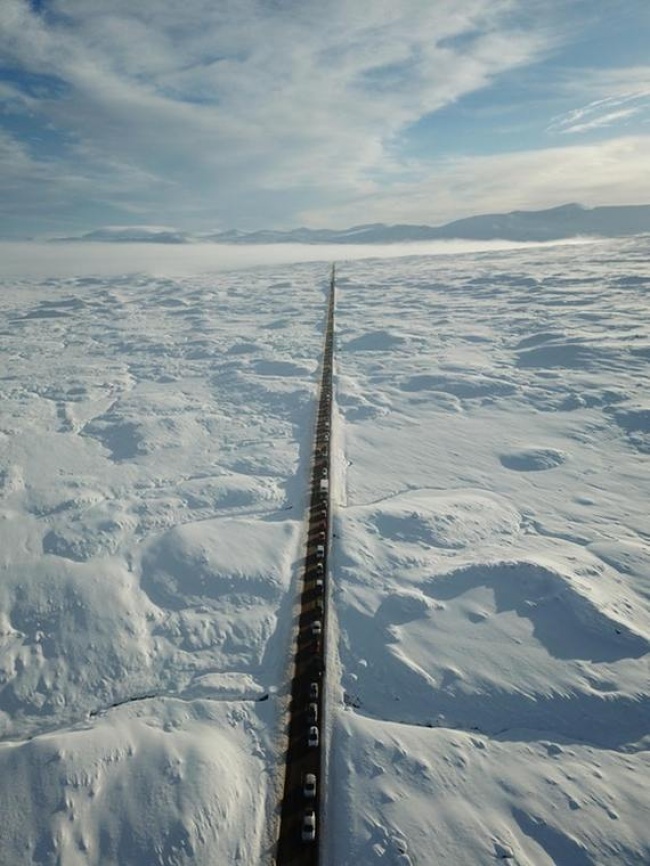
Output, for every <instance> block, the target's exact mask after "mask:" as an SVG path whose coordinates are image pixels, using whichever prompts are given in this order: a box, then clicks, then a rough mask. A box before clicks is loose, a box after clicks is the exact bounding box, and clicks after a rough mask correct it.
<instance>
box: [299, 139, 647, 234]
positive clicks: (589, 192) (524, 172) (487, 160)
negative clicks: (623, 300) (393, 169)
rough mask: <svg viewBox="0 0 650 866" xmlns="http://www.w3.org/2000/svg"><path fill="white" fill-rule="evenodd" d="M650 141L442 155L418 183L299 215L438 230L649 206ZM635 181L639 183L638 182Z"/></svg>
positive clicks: (327, 221) (314, 220) (312, 220)
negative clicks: (576, 205)
mask: <svg viewBox="0 0 650 866" xmlns="http://www.w3.org/2000/svg"><path fill="white" fill-rule="evenodd" d="M648 153H650V136H629V137H622V138H616V139H612V140H609V141H605V142H598V143H595V144H588V145H574V146H571V147H554V148H547V149H543V150H531V151H518V152H513V153H507V154H498V155H493V156H474V157H473V156H464V157H458V158H448V159H445V160H442V161H438V162H435V163H433V164H432V165H430V166H428V179H427V178H426V177H425V176H424V175H425V167H424V166H421V167H420V175H421V179H419V180H417V181H415V182H410V183H397V184H394V185H393V186H392V187H391V189H390V190H389V191H384V192H375V193H373V194H372V195H368V196H360V197H357V198H355V199H352V200H349V201H348V202H347V203H346V204H344V205H341V206H339V207H336V208H328V209H327V210H326V211H323V210H316V209H313V210H310V211H307V212H305V213H303V214H302V217H303V220H304V221H305V222H307V223H309V224H314V225H319V226H327V225H353V224H355V223H362V222H375V221H377V222H388V223H399V222H421V223H427V224H430V225H436V224H440V223H443V222H447V221H450V220H452V219H457V218H461V217H466V216H471V215H473V214H477V213H495V212H496V213H498V212H504V211H510V210H518V209H535V208H545V207H552V206H554V205H557V204H561V203H567V202H580V203H581V204H584V205H587V206H597V205H603V204H647V203H648V201H650V178H649V177H648V172H647V166H648ZM640 179H641V180H640Z"/></svg>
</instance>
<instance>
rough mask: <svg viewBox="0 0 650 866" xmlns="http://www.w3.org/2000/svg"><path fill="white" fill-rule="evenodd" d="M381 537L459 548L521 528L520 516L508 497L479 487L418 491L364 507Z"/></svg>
mask: <svg viewBox="0 0 650 866" xmlns="http://www.w3.org/2000/svg"><path fill="white" fill-rule="evenodd" d="M366 513H367V519H368V521H369V523H370V526H374V529H375V531H376V532H377V533H379V535H380V536H381V538H383V539H386V540H388V541H393V542H399V543H406V544H409V545H420V546H422V545H424V546H429V547H438V548H445V549H450V550H459V549H461V548H465V547H468V546H471V545H472V544H476V543H477V542H478V541H481V540H483V539H486V538H489V537H491V536H495V535H512V534H514V533H516V532H518V531H519V524H520V515H519V513H518V512H517V511H516V510H515V509H514V508H513V507H512V506H511V505H510V504H509V503H507V502H506V501H505V500H503V499H500V498H499V497H496V496H490V495H489V494H486V493H483V492H479V491H454V492H452V493H438V492H436V491H432V490H414V491H409V492H408V493H402V494H399V495H398V496H395V497H394V498H392V499H389V500H385V501H384V502H382V503H381V505H380V506H379V507H376V506H372V507H371V506H367V507H365V508H364V507H360V508H359V516H361V515H364V516H365V514H366Z"/></svg>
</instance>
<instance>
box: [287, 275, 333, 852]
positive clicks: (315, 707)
mask: <svg viewBox="0 0 650 866" xmlns="http://www.w3.org/2000/svg"><path fill="white" fill-rule="evenodd" d="M334 291H335V269H334V267H332V277H331V282H330V294H329V304H328V308H327V319H326V324H325V347H324V350H323V367H322V378H321V386H320V400H319V404H318V416H317V420H316V435H315V442H314V458H313V469H312V477H311V498H310V505H309V518H308V521H309V522H308V528H307V546H306V551H305V563H304V571H303V577H302V587H301V593H300V614H299V617H298V629H297V633H296V653H295V666H294V674H293V680H292V682H291V703H290V707H289V743H288V746H287V753H286V775H285V782H284V795H283V798H282V806H281V815H280V835H279V839H278V848H277V855H276V864H277V866H317V864H318V863H319V859H320V837H321V832H322V826H321V808H320V807H321V800H322V795H323V791H322V787H321V778H322V776H323V774H322V773H321V767H322V766H323V764H324V755H325V744H324V742H323V733H324V730H325V728H324V725H323V724H322V721H323V718H324V713H325V711H326V708H325V676H326V665H325V660H326V633H327V630H326V626H327V598H328V591H327V590H328V587H327V551H328V546H329V535H330V496H329V476H330V430H331V419H332V358H333V346H334ZM314 781H315V789H314ZM312 827H313V839H312V838H311V836H312V829H311V828H312Z"/></svg>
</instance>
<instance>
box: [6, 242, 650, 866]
mask: <svg viewBox="0 0 650 866" xmlns="http://www.w3.org/2000/svg"><path fill="white" fill-rule="evenodd" d="M649 252H650V249H649V242H648V238H647V237H638V238H631V239H625V240H606V241H599V242H588V241H581V242H572V243H565V244H555V245H539V244H538V245H521V244H511V243H501V244H495V243H487V242H483V243H481V244H479V245H478V246H476V245H471V244H465V243H457V242H449V243H444V244H442V243H438V244H436V245H435V246H431V245H428V246H426V247H425V246H408V247H391V248H390V249H388V248H373V249H372V250H368V249H367V248H365V249H363V250H361V249H358V250H357V249H356V248H351V247H345V250H344V251H343V250H342V249H341V248H338V249H332V248H329V247H318V248H305V247H296V248H288V247H281V248H278V247H276V248H273V249H271V248H255V249H254V250H252V249H250V248H241V247H237V248H233V249H230V248H224V247H219V248H218V250H217V249H216V248H213V247H212V246H209V245H205V246H198V245H197V246H192V247H189V246H187V247H186V246H174V245H168V246H164V245H156V246H149V245H144V246H143V245H141V246H135V245H134V246H128V245H127V246H120V247H119V248H116V247H106V246H105V245H104V246H99V245H98V246H95V245H92V244H91V245H88V244H84V245H79V246H78V247H77V246H68V245H66V246H65V247H64V246H53V245H43V246H40V245H32V244H29V245H21V244H17V245H15V244H5V245H2V249H1V253H2V264H1V265H0V281H1V284H0V318H1V321H2V325H1V331H2V343H1V344H0V352H1V356H0V357H1V361H2V363H1V369H2V374H1V378H0V398H1V399H0V497H1V498H0V517H1V518H2V519H1V520H0V551H1V554H0V774H1V775H2V778H3V779H4V780H5V784H3V785H2V786H0V815H2V827H1V829H0V863H3V864H4V863H7V864H18V863H38V864H42V866H50V864H51V866H54V864H59V866H91V864H92V866H99V864H101V866H118V864H119V866H143V864H147V866H149V864H151V866H153V864H160V866H171V864H174V866H185V864H187V866H189V864H193V866H208V864H214V863H228V864H242V866H243V864H246V866H252V864H258V863H259V864H269V863H270V862H271V861H272V851H273V848H272V845H273V839H274V833H275V830H276V827H275V821H276V818H277V797H278V795H279V792H280V790H281V782H282V759H283V748H284V740H283V736H284V733H283V732H284V719H285V716H284V713H285V710H286V701H287V694H288V677H289V662H290V652H291V633H292V632H291V630H292V627H293V623H292V620H293V616H294V602H295V599H296V591H297V581H298V575H299V570H300V565H301V558H302V555H303V546H302V545H303V542H304V535H303V533H304V519H305V510H306V506H307V485H308V479H309V471H310V460H311V445H312V433H313V425H314V416H315V411H316V400H317V383H318V379H319V362H320V353H321V350H322V339H323V329H324V324H325V304H326V298H327V291H328V282H329V263H330V262H331V261H332V259H333V258H337V259H338V266H337V273H338V279H337V285H338V294H337V307H336V325H335V340H336V347H335V383H334V420H333V435H332V451H333V461H334V462H333V471H332V478H331V487H332V495H333V500H334V501H333V506H334V515H335V526H334V532H335V537H334V539H333V541H332V555H331V567H332V573H331V585H332V590H331V592H332V597H331V608H332V611H333V615H332V617H331V619H330V628H331V633H330V635H329V647H330V650H331V656H330V659H329V661H328V682H329V694H328V701H329V723H328V724H329V734H330V739H329V752H328V766H327V789H326V790H327V800H326V804H325V810H326V813H325V818H324V821H323V822H322V824H321V827H322V828H323V829H324V843H325V852H324V862H327V863H333V864H337V866H352V864H355V866H409V864H411V866H425V864H426V866H428V864H432V863H445V864H448V866H466V864H468V863H477V864H489V863H493V862H495V861H499V860H503V861H505V862H507V863H512V864H513V866H514V864H517V866H600V864H603V863H617V864H625V866H647V863H648V862H650V822H649V820H648V817H649V816H648V796H647V794H648V770H649V769H650V768H649V767H648V746H649V745H650V743H649V740H648V732H649V731H650V684H649V680H648V652H649V649H650V579H649V574H650V569H649V565H650V555H649V554H650V550H649V540H650V527H649V524H648V516H647V512H648V507H647V503H648V501H649V499H650V483H649V481H650V478H649V471H648V454H649V453H650V397H649V394H650V390H649V385H650V369H649V362H650V320H649V319H648V301H647V298H648V289H649V288H650V268H649V266H648V254H649ZM369 256H371V258H369ZM291 259H293V260H291Z"/></svg>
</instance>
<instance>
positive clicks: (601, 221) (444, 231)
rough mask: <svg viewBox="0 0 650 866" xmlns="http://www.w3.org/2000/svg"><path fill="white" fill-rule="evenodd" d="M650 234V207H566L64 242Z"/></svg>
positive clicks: (140, 229)
mask: <svg viewBox="0 0 650 866" xmlns="http://www.w3.org/2000/svg"><path fill="white" fill-rule="evenodd" d="M646 232H650V205H623V206H611V207H595V208H586V207H583V206H582V205H579V204H565V205H561V206H560V207H554V208H550V209H549V210H538V211H524V210H519V211H512V212H511V213H506V214H483V215H482V216H474V217H468V218H466V219H460V220H455V221H454V222H450V223H446V224H445V225H442V226H427V225H408V224H406V225H385V224H384V223H371V224H369V225H361V226H354V227H353V228H349V229H343V230H337V229H307V228H299V229H292V230H290V231H274V230H272V229H262V230H260V231H254V232H242V231H238V230H235V229H233V230H231V231H223V232H212V233H202V234H190V233H188V232H183V231H179V230H176V229H170V228H161V227H159V226H125V227H107V228H102V229H96V230H95V231H92V232H87V233H86V234H84V235H81V236H80V237H68V238H58V239H57V240H59V241H101V242H110V243H158V244H188V243H217V244H289V243H292V244H394V243H408V242H412V241H430V240H449V239H452V238H457V239H465V240H497V239H498V240H510V241H554V240H562V239H564V238H572V237H578V236H585V235H586V236H590V237H622V236H625V235H637V234H645V233H646Z"/></svg>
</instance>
